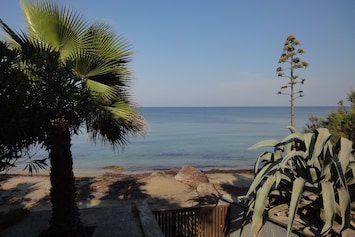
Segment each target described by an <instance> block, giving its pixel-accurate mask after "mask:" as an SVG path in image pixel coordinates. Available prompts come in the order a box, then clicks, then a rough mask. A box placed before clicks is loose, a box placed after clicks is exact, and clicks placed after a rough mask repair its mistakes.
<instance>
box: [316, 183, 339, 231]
mask: <svg viewBox="0 0 355 237" xmlns="http://www.w3.org/2000/svg"><path fill="white" fill-rule="evenodd" d="M321 187H322V199H323V208H324V225H323V228H322V230H321V232H320V235H321V236H324V235H326V234H327V233H328V232H329V230H330V229H331V228H332V226H333V222H334V218H335V211H336V209H335V203H336V202H335V194H334V189H333V184H332V183H331V182H327V181H325V182H321Z"/></svg>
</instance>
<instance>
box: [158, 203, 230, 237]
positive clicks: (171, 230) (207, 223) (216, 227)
mask: <svg viewBox="0 0 355 237" xmlns="http://www.w3.org/2000/svg"><path fill="white" fill-rule="evenodd" d="M229 211H230V205H229V204H219V205H208V206H199V207H189V208H182V209H174V210H164V211H153V213H154V215H155V219H156V220H157V222H158V225H159V226H160V228H161V229H162V231H163V233H164V236H165V237H182V236H188V237H229V233H228V232H229V223H230V220H229V218H230V217H229V216H230V215H229Z"/></svg>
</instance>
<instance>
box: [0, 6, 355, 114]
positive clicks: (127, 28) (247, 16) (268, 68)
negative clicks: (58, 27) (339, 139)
mask: <svg viewBox="0 0 355 237" xmlns="http://www.w3.org/2000/svg"><path fill="white" fill-rule="evenodd" d="M58 3H59V4H65V5H69V6H70V7H72V8H73V9H75V10H77V11H78V12H79V13H80V14H82V15H83V16H85V17H86V18H87V19H89V20H91V21H105V22H107V23H109V24H110V25H111V26H112V27H113V28H114V29H115V30H116V32H117V33H118V34H120V35H122V36H124V37H125V38H126V40H127V41H128V42H130V44H131V45H132V50H133V51H134V54H133V56H132V62H131V63H130V65H129V66H130V69H131V71H132V73H133V77H132V88H131V93H132V98H133V100H134V101H135V103H136V104H137V106H144V107H150V106H288V105H289V97H288V96H286V95H277V92H278V91H279V89H280V87H281V86H283V85H284V84H286V83H287V79H285V78H280V77H277V75H276V68H277V67H279V66H283V65H282V64H279V63H278V59H279V57H280V55H281V54H282V48H283V44H284V42H285V40H286V38H287V36H288V35H290V34H293V35H295V36H296V38H297V39H298V40H299V41H300V42H301V45H300V47H302V48H303V49H304V51H305V53H304V54H302V55H301V56H300V58H301V59H302V60H305V61H307V62H308V63H309V67H307V68H306V69H298V70H297V71H296V74H297V75H299V77H300V78H306V81H305V83H304V85H302V86H300V87H298V88H297V89H300V90H303V91H304V97H303V98H298V99H297V100H296V106H337V103H338V101H340V100H344V101H346V98H347V96H346V95H347V93H349V92H350V90H351V89H353V90H355V73H354V68H355V26H354V23H355V12H354V9H355V1H353V0H342V1H335V0H314V1H309V0H297V1H289V0H269V1H264V0H248V1H247V0H240V1H238V0H223V1H220V0H171V1H169V0H165V1H163V0H150V1H148V0H129V1H127V0H100V1H87V0H58ZM0 18H1V19H2V20H3V21H4V22H5V23H7V24H8V25H9V26H10V27H12V28H13V29H16V30H20V29H25V21H24V18H23V15H22V11H21V8H20V4H19V1H17V0H1V7H0ZM1 34H2V33H1Z"/></svg>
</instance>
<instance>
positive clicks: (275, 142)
mask: <svg viewBox="0 0 355 237" xmlns="http://www.w3.org/2000/svg"><path fill="white" fill-rule="evenodd" d="M279 143H280V142H279V141H278V140H272V139H270V140H264V141H260V142H258V143H255V144H254V145H252V146H251V147H249V148H248V150H253V149H257V148H260V147H267V146H268V147H275V146H276V145H278V144H279Z"/></svg>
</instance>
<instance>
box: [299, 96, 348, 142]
mask: <svg viewBox="0 0 355 237" xmlns="http://www.w3.org/2000/svg"><path fill="white" fill-rule="evenodd" d="M348 100H349V102H350V107H346V106H345V105H344V103H343V101H340V102H339V107H338V109H337V110H335V111H333V112H331V113H329V114H328V115H327V117H326V118H325V119H324V118H319V117H317V116H314V115H311V116H309V118H308V119H309V123H308V124H306V126H307V127H306V128H305V131H306V132H309V131H313V130H314V129H317V128H321V127H324V128H327V129H328V130H329V131H330V133H331V134H332V141H333V142H335V141H337V140H338V139H339V138H340V137H345V138H347V139H349V140H351V141H352V142H353V143H355V91H354V90H351V91H350V93H348Z"/></svg>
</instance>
